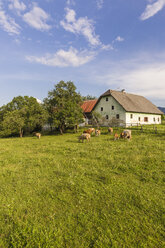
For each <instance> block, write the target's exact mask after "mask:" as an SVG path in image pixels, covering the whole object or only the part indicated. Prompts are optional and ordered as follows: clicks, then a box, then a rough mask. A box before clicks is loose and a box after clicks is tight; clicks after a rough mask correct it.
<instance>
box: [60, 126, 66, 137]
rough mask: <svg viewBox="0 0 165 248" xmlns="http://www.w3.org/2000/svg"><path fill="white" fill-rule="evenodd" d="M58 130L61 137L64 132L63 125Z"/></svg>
mask: <svg viewBox="0 0 165 248" xmlns="http://www.w3.org/2000/svg"><path fill="white" fill-rule="evenodd" d="M59 129H60V133H61V135H63V133H64V130H65V127H64V125H61V126H60V127H59Z"/></svg>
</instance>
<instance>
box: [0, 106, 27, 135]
mask: <svg viewBox="0 0 165 248" xmlns="http://www.w3.org/2000/svg"><path fill="white" fill-rule="evenodd" d="M24 125H25V120H24V118H23V116H22V115H21V113H20V111H18V110H14V111H12V112H7V113H6V114H5V115H4V120H3V122H2V134H3V135H5V136H9V135H11V134H18V133H19V135H20V137H22V136H23V127H24Z"/></svg>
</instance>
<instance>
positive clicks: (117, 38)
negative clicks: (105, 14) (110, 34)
mask: <svg viewBox="0 0 165 248" xmlns="http://www.w3.org/2000/svg"><path fill="white" fill-rule="evenodd" d="M115 41H119V42H122V41H124V38H123V37H121V36H117V37H116V39H115Z"/></svg>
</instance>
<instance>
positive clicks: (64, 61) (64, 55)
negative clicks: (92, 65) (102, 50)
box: [26, 47, 95, 67]
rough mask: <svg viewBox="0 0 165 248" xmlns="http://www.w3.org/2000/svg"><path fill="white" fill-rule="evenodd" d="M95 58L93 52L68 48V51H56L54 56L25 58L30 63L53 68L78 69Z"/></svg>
mask: <svg viewBox="0 0 165 248" xmlns="http://www.w3.org/2000/svg"><path fill="white" fill-rule="evenodd" d="M94 57H95V53H94V52H90V51H86V50H83V51H81V52H79V51H78V50H76V49H74V48H72V47H70V49H69V50H68V51H65V50H62V49H61V50H58V51H57V52H56V53H55V54H46V55H45V56H43V57H36V56H27V57H26V59H27V60H28V61H30V62H36V63H39V64H43V65H47V66H54V67H68V66H72V67H78V66H81V65H84V64H86V63H88V62H89V61H91V60H92V59H93V58H94Z"/></svg>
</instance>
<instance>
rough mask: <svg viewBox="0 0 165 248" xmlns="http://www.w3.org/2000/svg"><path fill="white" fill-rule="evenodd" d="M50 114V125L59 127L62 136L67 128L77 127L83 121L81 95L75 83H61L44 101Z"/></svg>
mask: <svg viewBox="0 0 165 248" xmlns="http://www.w3.org/2000/svg"><path fill="white" fill-rule="evenodd" d="M44 103H45V106H46V109H47V111H48V112H49V118H48V121H49V124H50V125H52V126H55V127H58V128H59V130H60V132H61V134H62V133H63V132H64V130H65V128H67V127H76V126H77V125H78V123H79V122H80V121H81V120H82V118H83V114H82V109H81V103H82V99H81V95H80V94H79V93H77V92H76V87H75V85H74V83H73V82H71V81H69V82H64V81H60V82H59V83H58V84H56V85H55V86H54V89H53V90H51V91H49V92H48V97H47V98H45V99H44Z"/></svg>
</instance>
